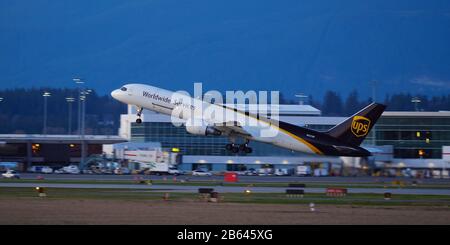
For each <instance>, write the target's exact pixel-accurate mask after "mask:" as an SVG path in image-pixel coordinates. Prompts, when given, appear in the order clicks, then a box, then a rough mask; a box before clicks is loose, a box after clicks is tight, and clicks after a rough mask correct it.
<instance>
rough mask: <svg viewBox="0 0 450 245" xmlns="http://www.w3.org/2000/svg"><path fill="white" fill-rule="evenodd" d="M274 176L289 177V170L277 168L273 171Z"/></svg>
mask: <svg viewBox="0 0 450 245" xmlns="http://www.w3.org/2000/svg"><path fill="white" fill-rule="evenodd" d="M275 175H276V176H288V175H289V169H287V168H277V169H275Z"/></svg>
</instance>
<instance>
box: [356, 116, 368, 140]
mask: <svg viewBox="0 0 450 245" xmlns="http://www.w3.org/2000/svg"><path fill="white" fill-rule="evenodd" d="M369 128H370V120H369V119H367V118H365V117H362V116H354V117H353V122H352V133H353V134H354V135H355V136H356V137H363V136H366V135H367V133H369Z"/></svg>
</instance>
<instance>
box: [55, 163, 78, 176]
mask: <svg viewBox="0 0 450 245" xmlns="http://www.w3.org/2000/svg"><path fill="white" fill-rule="evenodd" d="M80 172H81V171H80V169H79V168H78V166H77V165H69V166H65V167H63V168H61V169H58V170H55V173H56V174H79V173H80Z"/></svg>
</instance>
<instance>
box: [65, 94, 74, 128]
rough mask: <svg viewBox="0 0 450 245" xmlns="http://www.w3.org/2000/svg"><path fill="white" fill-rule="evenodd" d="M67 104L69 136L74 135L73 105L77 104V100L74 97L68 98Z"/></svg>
mask: <svg viewBox="0 0 450 245" xmlns="http://www.w3.org/2000/svg"><path fill="white" fill-rule="evenodd" d="M66 101H67V104H68V105H69V122H68V124H69V125H68V126H67V134H69V135H70V134H72V103H73V102H75V98H73V97H67V98H66Z"/></svg>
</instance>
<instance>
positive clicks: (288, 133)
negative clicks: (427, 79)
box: [111, 84, 386, 157]
mask: <svg viewBox="0 0 450 245" xmlns="http://www.w3.org/2000/svg"><path fill="white" fill-rule="evenodd" d="M111 96H112V97H113V98H115V99H116V100H118V101H121V102H123V103H125V104H129V105H134V106H136V107H137V109H138V110H137V117H138V118H137V120H136V123H142V119H141V114H142V111H143V109H148V110H152V111H156V112H159V113H162V114H166V115H171V116H172V118H175V119H178V120H181V121H182V122H184V125H185V126H186V131H187V132H189V133H191V134H195V135H202V136H207V135H215V136H219V135H223V136H228V138H229V139H230V142H231V143H230V144H227V145H226V146H225V147H226V149H227V150H229V151H231V152H233V153H238V152H239V151H242V152H245V153H251V152H252V149H251V148H250V147H249V146H248V144H249V142H250V141H252V140H254V141H260V142H265V143H268V144H273V145H276V146H279V147H282V148H286V149H289V150H294V151H299V152H304V153H310V154H317V155H330V156H359V157H365V156H370V155H371V154H370V152H369V151H367V150H366V149H364V148H362V147H360V146H359V145H360V144H361V142H362V141H363V140H364V138H365V137H366V136H367V134H368V133H369V131H370V130H371V129H372V127H373V125H374V124H375V122H376V121H377V120H378V118H379V117H380V116H381V114H382V113H383V111H384V110H385V108H386V106H385V105H382V104H377V103H372V104H370V105H368V106H367V107H365V108H364V109H362V110H361V111H359V112H357V113H356V114H355V115H353V116H351V117H349V118H347V119H346V120H344V121H343V122H342V123H340V124H338V125H336V126H335V127H333V128H332V129H330V130H329V131H327V132H319V131H315V130H311V129H307V128H304V127H300V126H296V125H293V124H289V123H286V122H282V121H277V120H274V119H269V118H267V117H264V116H262V115H260V114H256V115H255V114H250V113H248V112H246V111H241V110H238V109H236V108H232V107H229V106H226V105H223V104H211V103H208V102H205V101H202V100H200V99H197V98H192V97H190V96H189V95H186V94H184V93H180V92H172V91H169V90H165V89H161V88H157V87H153V86H149V85H144V84H127V85H124V86H123V87H121V88H120V89H116V90H114V91H112V92H111ZM200 107H201V108H202V109H201V110H199V108H200ZM196 108H197V110H196ZM205 112H208V113H205ZM211 112H213V113H211ZM239 138H241V139H243V140H244V141H245V143H243V144H240V145H238V144H236V140H237V139H239Z"/></svg>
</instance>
